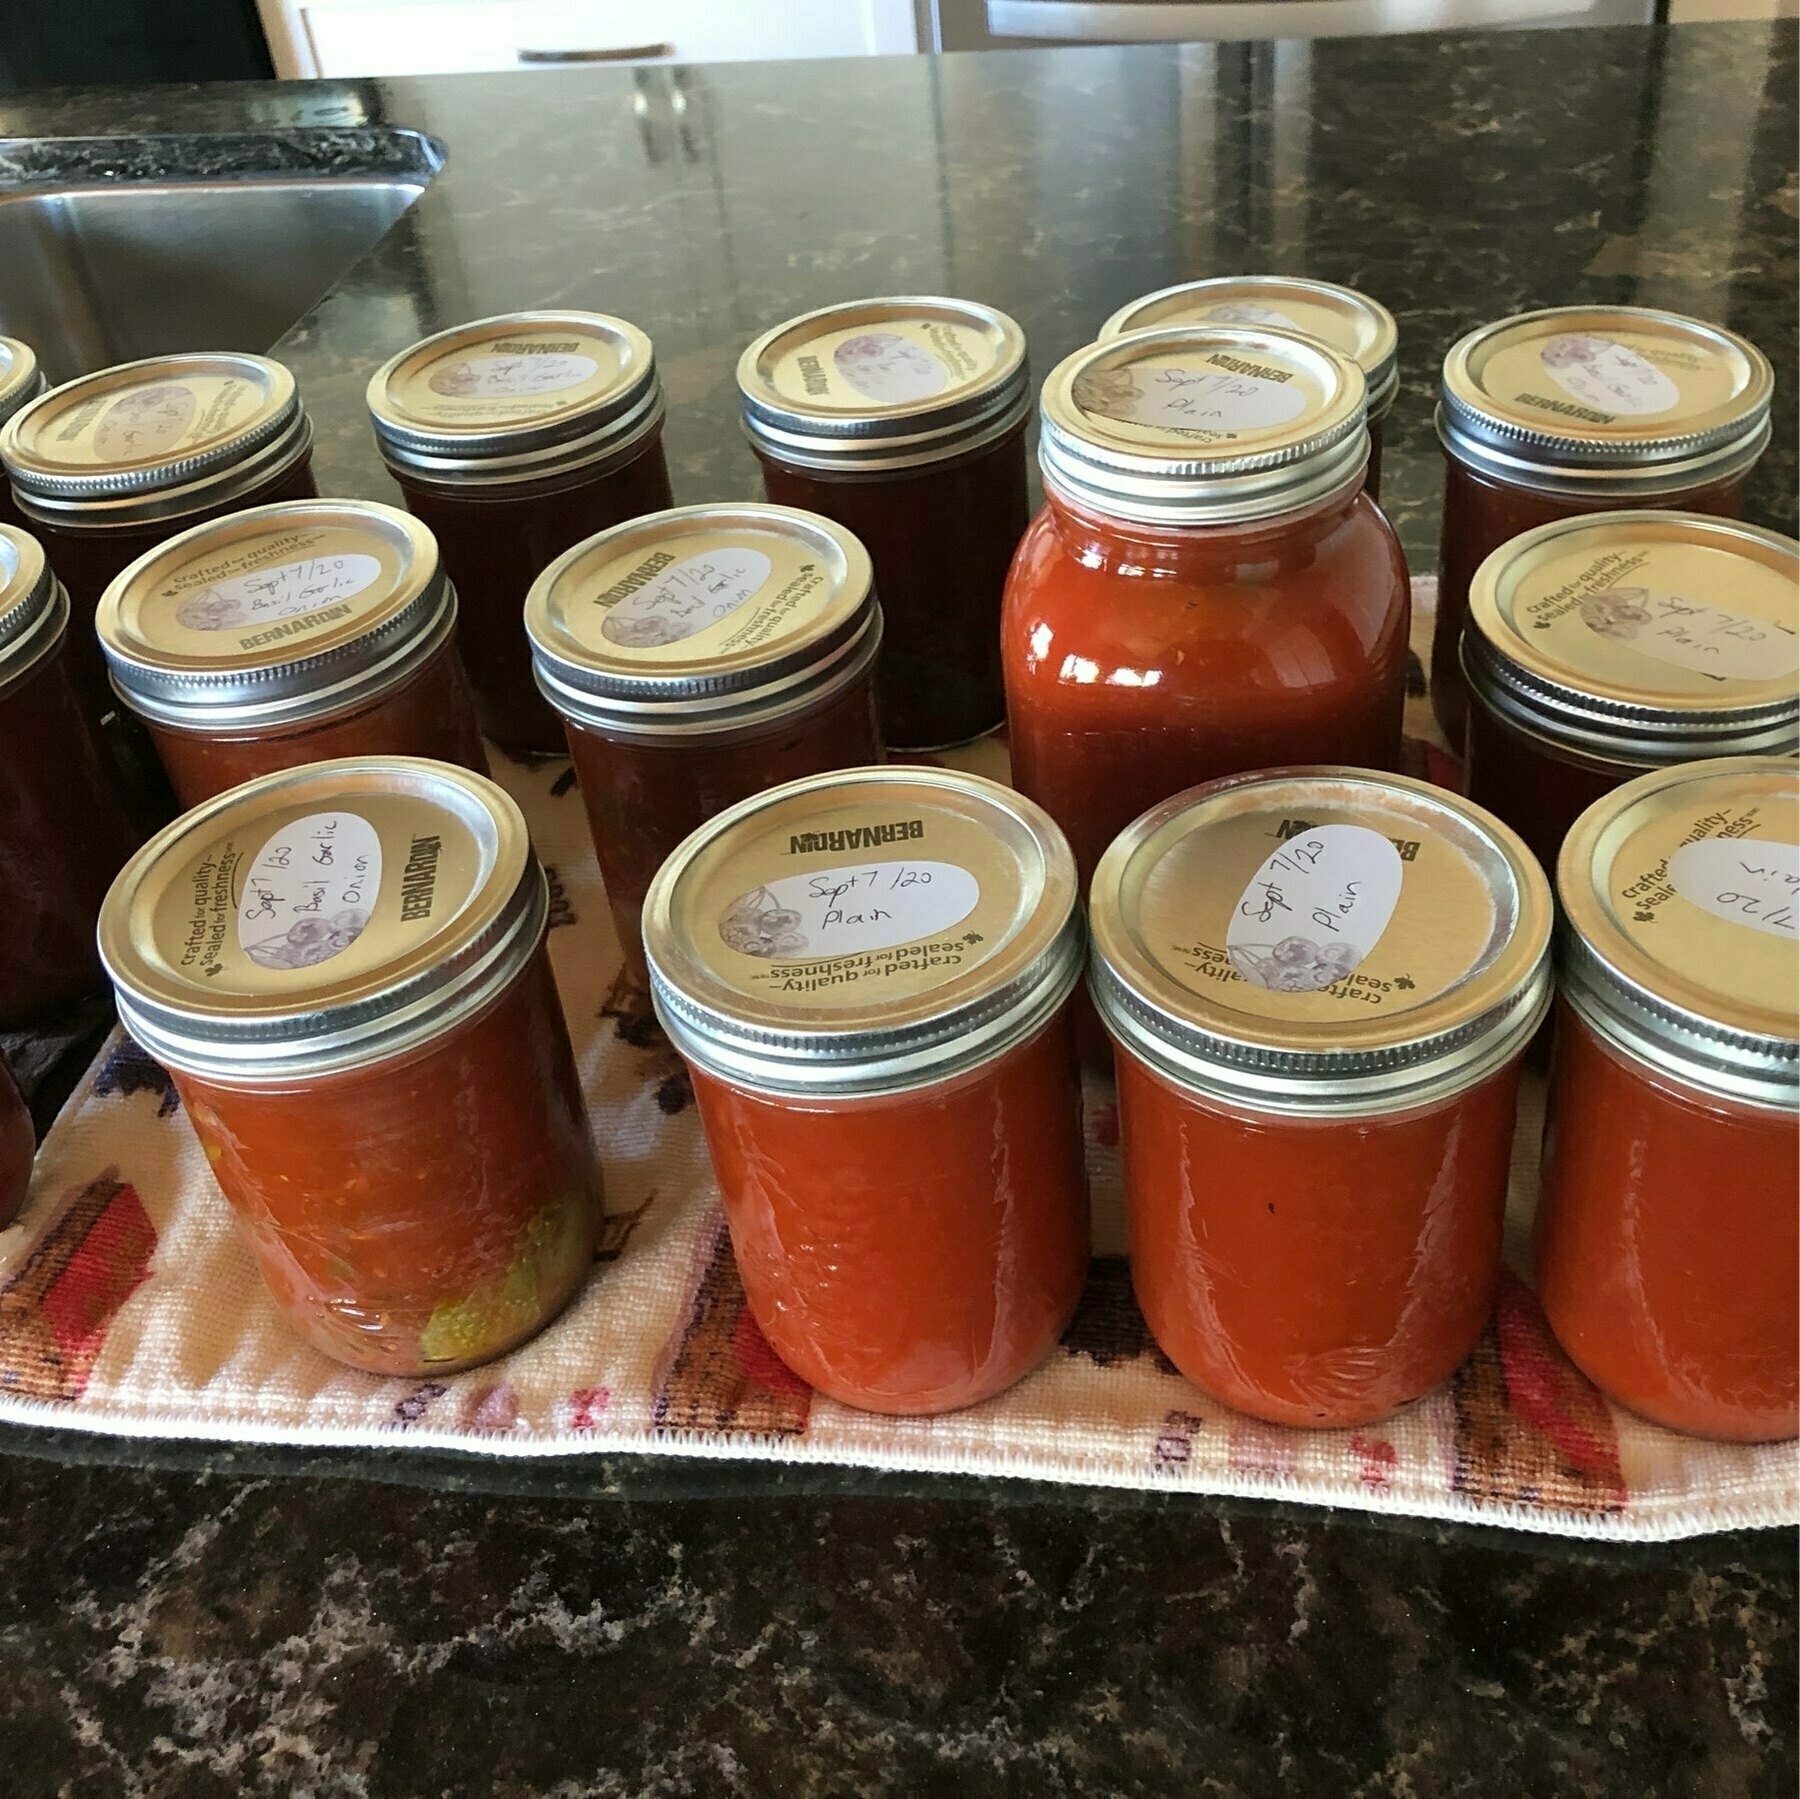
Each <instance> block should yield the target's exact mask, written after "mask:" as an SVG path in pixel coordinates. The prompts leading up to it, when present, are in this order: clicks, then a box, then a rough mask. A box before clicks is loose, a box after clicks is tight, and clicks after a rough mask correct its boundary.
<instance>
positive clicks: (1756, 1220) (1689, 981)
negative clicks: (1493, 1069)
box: [1536, 757, 1800, 1442]
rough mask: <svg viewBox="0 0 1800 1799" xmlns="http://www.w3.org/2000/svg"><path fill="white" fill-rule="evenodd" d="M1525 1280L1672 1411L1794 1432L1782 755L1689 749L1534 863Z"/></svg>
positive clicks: (1628, 1392) (1794, 1115) (1799, 1342)
mask: <svg viewBox="0 0 1800 1799" xmlns="http://www.w3.org/2000/svg"><path fill="white" fill-rule="evenodd" d="M1557 886H1558V890H1559V893H1560V896H1561V899H1562V904H1563V915H1564V919H1565V924H1564V927H1563V934H1562V942H1561V953H1562V996H1563V1004H1562V1007H1561V1016H1560V1018H1559V1021H1558V1025H1557V1031H1556V1048H1555V1053H1554V1060H1553V1063H1552V1067H1551V1076H1550V1116H1549V1126H1548V1129H1547V1131H1546V1134H1545V1139H1544V1185H1543V1197H1542V1199H1541V1201H1540V1203H1539V1207H1538V1216H1537V1240H1536V1259H1537V1281H1538V1292H1539V1295H1540V1297H1541V1298H1542V1300H1543V1303H1544V1313H1545V1316H1546V1317H1547V1318H1548V1319H1549V1321H1550V1326H1551V1329H1552V1330H1554V1331H1555V1332H1556V1336H1557V1340H1558V1341H1559V1342H1560V1343H1561V1344H1562V1346H1563V1348H1564V1349H1566V1350H1567V1351H1568V1353H1569V1356H1570V1359H1571V1360H1573V1361H1574V1363H1575V1364H1576V1366H1577V1367H1579V1368H1580V1369H1581V1371H1582V1372H1583V1373H1584V1374H1586V1375H1587V1376H1588V1378H1589V1379H1590V1380H1592V1381H1593V1382H1594V1383H1595V1385H1596V1386H1598V1387H1599V1388H1601V1390H1602V1391H1603V1392H1605V1393H1606V1394H1608V1395H1609V1396H1610V1397H1611V1398H1613V1399H1615V1400H1617V1401H1618V1402H1619V1403H1620V1404H1621V1405H1624V1406H1628V1407H1630V1408H1631V1410H1633V1411H1635V1412H1639V1413H1641V1414H1642V1415H1643V1416H1644V1417H1646V1418H1651V1419H1654V1420H1655V1421H1656V1422H1657V1423H1658V1424H1664V1425H1667V1426H1669V1427H1670V1428H1671V1429H1673V1430H1683V1431H1692V1432H1694V1433H1695V1434H1697V1435H1699V1436H1705V1437H1723V1438H1731V1439H1737V1440H1741V1441H1751V1442H1755V1441H1760V1440H1766V1439H1773V1438H1779V1437H1791V1436H1793V1435H1794V1433H1795V1431H1796V1429H1797V1428H1800V1222H1797V1220H1800V1205H1796V1201H1795V1178H1796V1177H1795V1169H1796V1167H1800V1110H1797V1108H1800V952H1797V951H1796V947H1795V944H1796V915H1797V914H1800V774H1797V773H1796V771H1795V768H1794V764H1793V762H1792V761H1791V760H1790V759H1787V758H1781V759H1777V758H1773V757H1743V758H1735V757H1733V758H1725V759H1722V760H1719V761H1713V762H1697V763H1689V764H1687V765H1685V766H1683V767H1679V768H1669V769H1660V770H1657V771H1656V772H1655V773H1652V774H1647V775H1641V776H1639V777H1638V779H1636V780H1635V781H1631V782H1629V783H1627V784H1626V785H1625V786H1623V787H1620V788H1618V789H1617V790H1616V791H1615V792H1613V793H1610V794H1608V795H1607V796H1606V797H1605V798H1604V799H1601V800H1599V801H1597V802H1596V803H1595V804H1594V805H1593V806H1592V807H1591V808H1590V809H1589V810H1588V811H1587V812H1585V813H1584V814H1583V815H1582V817H1581V818H1580V820H1579V821H1578V822H1577V823H1576V825H1575V828H1574V829H1573V830H1572V831H1571V832H1570V833H1569V838H1568V841H1567V842H1566V843H1565V844H1564V845H1563V852H1562V860H1561V864H1560V866H1559V867H1558V870H1557Z"/></svg>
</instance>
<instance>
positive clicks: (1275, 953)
mask: <svg viewBox="0 0 1800 1799" xmlns="http://www.w3.org/2000/svg"><path fill="white" fill-rule="evenodd" d="M1402 873H1403V870H1402V867H1401V862H1400V852H1399V851H1398V850H1397V849H1395V847H1394V846H1393V844H1391V843H1390V842H1389V841H1388V840H1387V839H1386V838H1385V837H1383V836H1382V835H1381V833H1380V832H1379V831H1371V830H1370V829H1369V828H1368V827H1367V826H1366V825H1319V826H1317V827H1315V828H1314V829H1312V830H1309V831H1297V832H1296V833H1295V834H1294V835H1293V836H1292V837H1290V838H1289V839H1288V840H1287V842H1286V843H1284V844H1283V845H1282V847H1281V848H1280V849H1278V850H1277V851H1276V852H1275V853H1274V855H1272V856H1270V857H1269V859H1268V860H1267V861H1266V862H1264V863H1263V865H1262V867H1260V868H1259V869H1258V870H1257V871H1256V873H1255V874H1254V875H1253V876H1252V877H1251V880H1250V884H1249V885H1248V886H1247V887H1246V888H1245V889H1244V892H1243V897H1242V898H1241V899H1240V900H1239V901H1238V903H1237V906H1236V909H1235V910H1234V911H1233V912H1232V914H1231V923H1230V924H1229V925H1228V926H1227V927H1226V931H1225V952H1226V954H1227V955H1228V956H1229V957H1230V959H1231V966H1232V967H1233V968H1234V969H1236V970H1237V972H1238V973H1239V974H1240V975H1242V976H1243V978H1244V979H1245V980H1246V981H1249V982H1251V983H1252V984H1254V985H1255V986H1258V987H1268V988H1270V989H1272V990H1273V991H1274V992H1276V993H1321V992H1323V991H1324V990H1325V989H1326V988H1327V987H1329V986H1331V985H1332V984H1333V983H1334V982H1337V981H1341V980H1343V979H1344V977H1345V976H1346V975H1348V974H1350V973H1352V972H1353V971H1354V970H1355V968H1356V966H1357V964H1358V963H1359V962H1361V961H1362V960H1363V958H1364V957H1365V956H1367V955H1368V954H1369V952H1370V951H1371V950H1373V949H1374V947H1375V945H1376V944H1377V943H1379V942H1380V941H1381V934H1382V932H1383V931H1385V930H1386V929H1387V926H1388V920H1389V919H1390V918H1392V917H1393V915H1394V907H1395V905H1396V903H1397V902H1398V901H1399V898H1400V882H1401V877H1402Z"/></svg>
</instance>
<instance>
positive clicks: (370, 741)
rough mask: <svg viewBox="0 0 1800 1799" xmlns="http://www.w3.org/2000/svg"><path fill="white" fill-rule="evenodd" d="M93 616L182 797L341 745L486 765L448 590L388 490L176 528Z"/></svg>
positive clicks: (362, 752) (127, 697)
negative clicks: (382, 501)
mask: <svg viewBox="0 0 1800 1799" xmlns="http://www.w3.org/2000/svg"><path fill="white" fill-rule="evenodd" d="M95 623H96V626H97V629H98V632H99V637H100V645H101V648H102V650H103V651H104V652H105V655H106V660H107V666H108V668H109V670H110V672H111V675H112V683H113V688H114V690H115V691H116V692H117V694H118V695H119V697H120V698H121V699H122V700H123V701H124V702H125V704H126V705H127V706H128V707H129V708H130V709H131V711H132V712H133V713H135V714H136V715H137V717H138V718H139V719H141V720H142V721H143V724H144V725H145V727H146V729H147V730H148V731H149V733H150V738H151V741H152V742H153V743H154V744H155V746H156V753H157V755H158V757H159V758H160V759H161V761H162V765H163V767H164V768H165V769H166V770H167V771H168V775H169V779H170V781H171V783H172V784H173V786H174V788H175V793H176V796H177V798H178V799H179V800H180V802H181V804H182V805H183V806H184V807H185V806H197V805H199V803H200V802H201V801H202V800H204V799H210V798H211V797H212V796H213V795H214V794H215V793H223V792H224V791H225V789H226V788H228V787H236V786H238V785H239V784H240V783H241V782H244V781H249V780H253V779H255V778H256V777H257V776H258V775H266V774H273V773H274V772H275V771H276V770H277V769H282V768H298V767H301V766H302V765H303V764H305V763H308V762H326V761H331V760H333V759H335V758H337V757H342V756H384V755H394V756H425V757H430V758H434V759H436V760H438V761H443V762H454V763H457V764H459V765H460V766H462V767H464V768H470V769H473V770H474V771H475V772H476V773H477V774H486V773H487V760H486V756H485V753H484V751H483V749H482V746H481V732H480V730H479V728H478V727H477V725H476V723H475V708H474V702H473V700H472V699H471V698H470V695H469V690H468V683H467V681H466V679H465V678H464V675H463V670H462V664H461V662H460V661H459V660H458V659H457V654H456V590H455V589H454V588H453V587H452V586H451V585H450V583H449V581H448V580H446V579H445V577H444V572H443V569H442V568H441V567H440V566H439V563H438V553H437V544H436V543H435V542H434V541H433V539H432V536H431V533H430V532H429V531H427V530H426V529H425V527H424V526H423V525H421V524H420V523H419V522H418V520H416V519H413V518H409V517H408V516H407V515H406V514H405V513H404V512H401V511H398V510H397V509H396V508H394V507H392V506H381V505H377V504H376V503H375V502H373V501H370V500H291V501H289V502H288V503H287V504H285V505H280V506H257V507H253V508H251V509H250V510H249V511H247V512H236V513H233V514H231V515H230V516H229V517H228V518H223V519H219V520H217V521H215V522H214V523H212V524H208V525H200V526H197V527H195V529H193V530H191V531H184V532H183V533H182V534H181V535H180V536H179V537H176V538H172V539H171V540H170V541H169V542H168V543H166V544H163V545H162V546H161V547H160V548H158V549H155V550H152V551H150V553H149V554H148V555H146V556H141V557H139V559H138V560H137V561H136V562H134V563H133V564H132V565H131V566H130V567H129V568H128V569H126V570H125V572H124V573H123V574H122V575H120V576H119V578H118V579H117V580H116V581H114V582H113V584H112V585H111V586H110V587H109V588H107V590H106V592H105V594H104V595H103V596H102V597H101V601H100V610H99V614H98V617H97V619H96V621H95Z"/></svg>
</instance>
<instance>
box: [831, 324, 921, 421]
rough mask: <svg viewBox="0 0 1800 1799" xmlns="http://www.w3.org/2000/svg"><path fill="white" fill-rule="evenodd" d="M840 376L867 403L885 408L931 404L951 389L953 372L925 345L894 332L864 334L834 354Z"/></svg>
mask: <svg viewBox="0 0 1800 1799" xmlns="http://www.w3.org/2000/svg"><path fill="white" fill-rule="evenodd" d="M831 360H832V362H833V363H835V364H836V366H837V372H838V373H839V374H840V375H842V376H843V377H844V379H845V380H846V381H848V382H849V383H850V385H851V386H852V387H854V388H855V389H856V391H857V392H858V393H859V394H861V395H862V396H863V398H864V399H865V400H874V401H876V402H877V403H878V404H880V405H883V406H889V405H894V404H896V403H898V402H899V401H902V400H927V399H929V398H930V397H931V396H932V395H933V394H936V393H942V392H943V391H944V389H945V388H946V387H948V386H949V385H950V371H949V370H948V369H947V368H945V367H944V365H943V364H942V363H941V362H939V361H938V359H937V358H936V357H935V356H933V355H932V353H931V352H930V351H929V350H927V349H926V348H925V347H924V346H923V345H922V344H915V343H913V342H912V341H911V340H910V339H909V338H904V337H900V336H898V335H896V334H895V333H894V332H892V331H863V332H859V333H858V334H857V335H856V336H855V337H847V338H845V339H844V341H843V342H842V343H841V344H839V345H838V347H837V348H836V349H835V350H833V351H832V353H831Z"/></svg>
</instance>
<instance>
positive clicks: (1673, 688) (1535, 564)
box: [1463, 511, 1800, 870]
mask: <svg viewBox="0 0 1800 1799" xmlns="http://www.w3.org/2000/svg"><path fill="white" fill-rule="evenodd" d="M1797 577H1800V545H1797V544H1796V543H1795V542H1794V540H1793V539H1792V538H1789V537H1781V536H1778V535H1777V534H1776V533H1775V532H1773V531H1761V530H1758V529H1757V528H1756V527H1755V526H1753V525H1741V524H1737V523H1735V522H1733V521H1726V520H1722V519H1714V518H1707V517H1705V516H1703V515H1701V514H1697V513H1686V512H1649V511H1645V512H1609V513H1597V514H1592V515H1589V516H1586V517H1580V518H1573V519H1564V520H1561V521H1560V522H1558V523H1557V524H1554V525H1543V526H1540V527H1539V528H1538V529H1537V530H1535V531H1528V532H1526V534H1525V535H1524V536H1523V537H1517V538H1514V539H1513V540H1512V541H1511V542H1509V543H1506V544H1503V545H1501V547H1500V548H1499V549H1497V550H1496V551H1495V552H1494V553H1493V555H1491V556H1490V557H1489V558H1488V559H1487V561H1486V562H1484V563H1483V564H1482V565H1481V567H1480V568H1479V569H1478V570H1477V571H1476V573H1475V580H1474V585H1473V588H1472V591H1471V593H1470V599H1469V619H1468V623H1467V625H1466V626H1465V627H1464V632H1463V672H1464V677H1465V680H1466V683H1467V686H1468V691H1469V733H1468V757H1467V777H1468V792H1469V797H1470V798H1471V799H1473V800H1475V801H1477V802H1478V803H1479V804H1481V805H1484V806H1488V807H1490V808H1491V809H1492V810H1493V811H1495V812H1497V813H1498V814H1499V815H1500V816H1501V817H1502V818H1504V819H1505V820H1506V822H1507V823H1508V824H1510V825H1511V826H1512V827H1513V829H1514V830H1516V831H1517V832H1518V833H1519V834H1520V836H1522V837H1523V838H1524V839H1525V841H1526V842H1527V843H1528V844H1530V845H1531V848H1532V850H1533V852H1534V853H1535V854H1536V856H1537V858H1538V860H1539V861H1540V862H1541V863H1542V864H1543V865H1544V867H1545V869H1546V870H1551V869H1554V868H1555V867H1556V859H1557V856H1558V854H1559V853H1560V851H1561V849H1562V844H1563V839H1564V837H1565V836H1566V835H1567V834H1568V832H1569V829H1570V827H1571V826H1572V825H1573V824H1574V822H1575V820H1576V819H1577V818H1578V817H1579V816H1580V815H1581V813H1582V812H1584V811H1585V810H1586V809H1587V808H1588V807H1589V806H1590V805H1592V804H1593V803H1594V801H1596V800H1598V799H1599V798H1600V797H1601V796H1602V795H1603V794H1606V793H1610V792H1611V791H1612V789H1613V788H1615V787H1617V786H1619V785H1620V784H1621V783H1622V782H1625V781H1629V780H1631V779H1632V778H1633V777H1634V776H1637V775H1640V774H1642V773H1644V772H1645V771H1646V770H1648V769H1652V768H1657V767H1663V766H1667V765H1668V764H1671V763H1676V762H1691V761H1696V760H1698V759H1700V758H1701V757H1706V756H1740V755H1753V754H1779V753H1787V754H1792V753H1793V751H1794V750H1795V748H1796V747H1800V578H1797Z"/></svg>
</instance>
